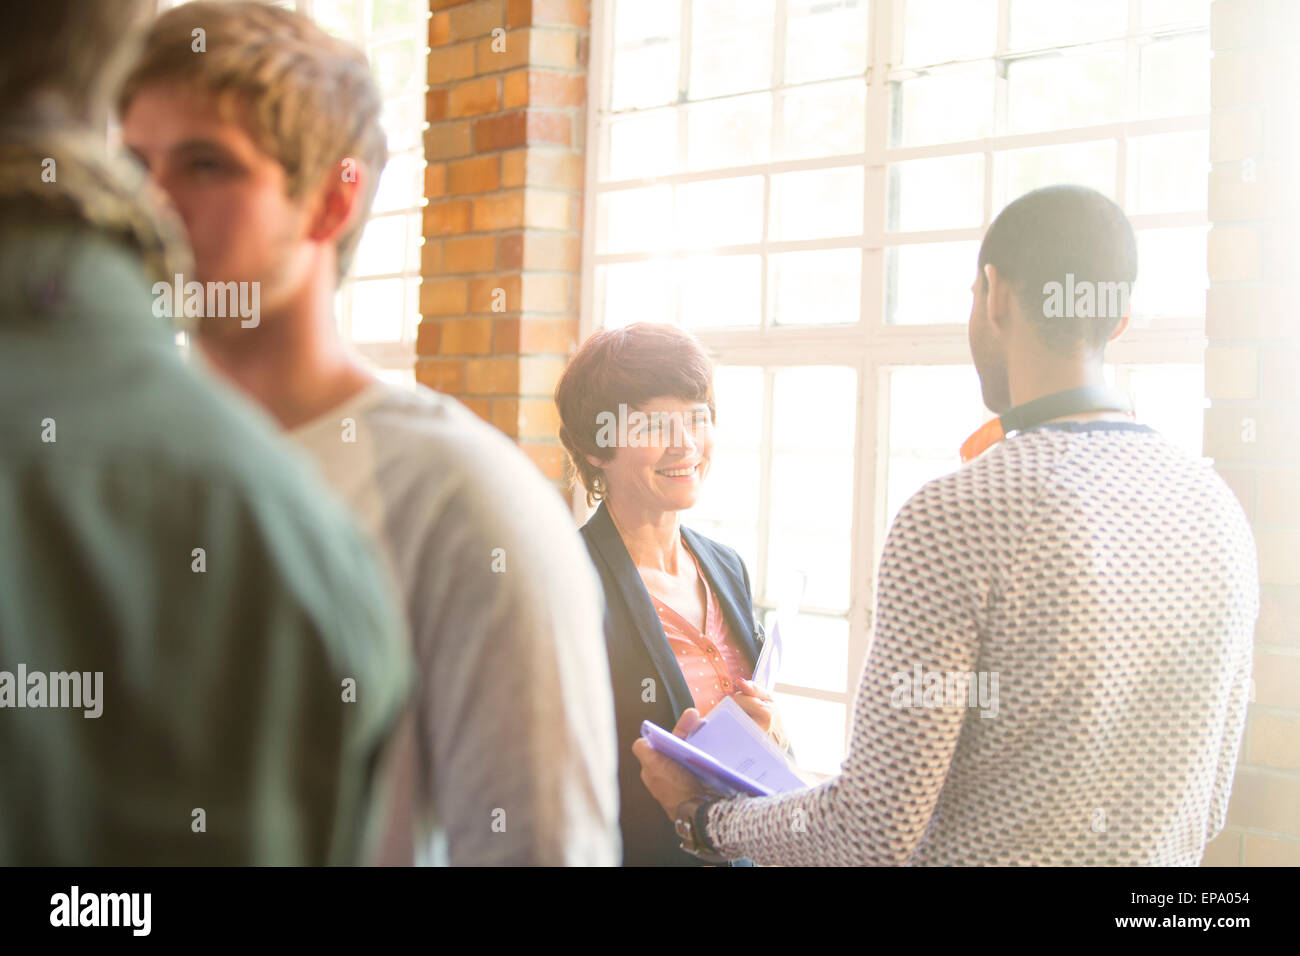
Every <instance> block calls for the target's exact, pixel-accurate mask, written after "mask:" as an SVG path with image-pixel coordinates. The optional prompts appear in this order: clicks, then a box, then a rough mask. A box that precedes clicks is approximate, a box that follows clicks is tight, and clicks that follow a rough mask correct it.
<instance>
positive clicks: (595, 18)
mask: <svg viewBox="0 0 1300 956" xmlns="http://www.w3.org/2000/svg"><path fill="white" fill-rule="evenodd" d="M902 3H903V0H872V2H871V3H870V6H869V8H868V24H869V26H868V29H869V37H870V50H869V53H868V66H867V70H866V77H865V78H866V83H867V99H866V126H867V128H866V137H865V144H866V150H865V151H864V152H862V153H858V154H852V155H839V156H834V157H830V158H825V159H800V160H794V161H778V162H768V163H762V164H756V165H753V166H743V167H728V168H724V169H713V170H709V171H707V172H694V173H677V174H673V175H668V176H657V177H654V178H653V179H641V180H629V181H622V182H601V181H600V178H599V162H600V156H599V152H600V150H601V149H602V148H603V144H604V140H603V131H604V127H605V125H606V123H607V122H608V121H609V120H610V119H611V118H612V117H616V116H620V115H628V114H630V113H633V112H637V110H625V111H620V112H618V113H612V112H610V111H608V109H607V103H608V99H607V97H608V87H609V84H608V82H607V78H608V77H609V76H610V66H611V59H612V55H613V50H614V43H613V19H614V18H613V16H612V5H613V4H612V0H593V9H592V45H591V51H592V56H591V66H590V73H589V77H588V81H589V96H588V103H589V104H590V108H589V109H588V120H587V143H588V144H589V148H588V155H587V164H586V190H585V198H584V202H585V215H584V222H586V223H587V224H588V227H587V229H586V230H585V231H584V236H583V266H582V300H581V313H580V325H579V328H580V333H581V338H584V339H585V338H586V337H587V336H588V335H590V334H591V333H592V332H593V331H594V330H595V327H596V314H595V301H594V299H595V271H596V267H597V266H599V265H606V264H614V263H622V262H641V261H650V260H654V259H656V258H658V256H656V255H655V254H642V253H631V254H598V253H597V251H596V228H597V225H596V224H597V222H598V219H597V215H596V208H597V206H596V203H597V200H598V198H599V197H600V196H602V195H604V194H606V193H610V192H615V191H617V190H620V189H629V188H637V187H642V186H646V185H649V184H651V183H654V184H656V185H658V184H670V185H675V184H679V183H690V182H700V181H706V180H710V179H726V178H731V177H733V176H737V175H742V174H749V175H762V176H763V177H764V205H765V212H764V223H763V226H764V228H763V233H762V239H761V240H760V241H759V242H756V243H752V244H746V245H739V246H729V247H722V248H717V249H712V250H710V253H712V254H726V253H741V252H744V253H760V254H766V253H770V252H784V251H794V250H800V251H802V250H814V249H829V248H845V247H857V248H859V249H860V250H861V252H862V256H863V261H862V273H861V274H862V289H863V298H862V302H861V304H860V314H859V319H858V323H857V324H856V325H847V326H826V327H820V328H818V327H777V326H773V325H772V324H771V322H770V316H769V309H770V304H769V299H768V295H767V288H766V285H767V258H766V255H764V256H763V258H762V276H763V279H762V281H763V288H762V290H761V292H762V294H761V295H760V303H761V309H762V317H761V322H760V325H759V327H757V328H754V329H745V330H737V329H726V330H708V329H699V330H696V331H695V334H696V335H697V337H698V338H699V340H700V341H701V343H702V344H703V345H704V347H705V348H706V349H707V350H708V351H709V352H710V353H711V354H712V355H713V357H714V358H715V360H716V361H717V363H718V364H719V365H748V366H758V367H760V368H762V369H763V370H764V376H765V384H766V387H765V390H764V408H763V412H762V415H763V443H762V445H761V446H760V454H761V460H762V462H763V473H762V474H763V477H762V479H761V484H760V489H759V502H760V504H759V508H760V513H759V516H758V528H759V539H758V562H759V567H757V568H755V569H752V573H751V580H752V581H754V582H755V586H756V592H759V593H761V591H762V589H763V583H762V582H764V581H765V580H766V575H765V570H766V569H765V560H766V555H767V550H768V544H767V540H766V528H767V515H768V514H769V512H770V491H769V488H768V487H767V486H768V484H769V483H770V482H769V478H768V474H767V472H768V470H769V469H768V467H767V466H768V464H769V459H770V455H771V440H770V436H771V418H772V408H771V399H770V396H771V394H772V392H771V380H772V374H773V369H775V368H779V367H786V366H802V365H820V364H826V365H838V366H847V367H852V368H853V369H855V371H856V372H857V376H858V406H857V420H856V428H857V433H856V447H855V453H854V467H855V481H854V500H853V515H852V531H851V535H852V569H851V575H852V577H851V589H850V607H849V611H848V621H849V647H848V658H849V659H848V661H847V675H848V679H847V681H846V686H845V688H844V689H843V691H840V692H834V691H826V690H821V689H818V688H812V687H801V686H795V685H788V684H781V685H778V690H779V691H781V692H785V693H789V694H792V695H796V696H799V697H806V698H811V699H815V700H825V701H830V702H834V703H837V704H843V705H844V708H845V711H844V712H845V726H844V731H845V740H847V738H848V731H849V729H850V726H851V722H852V712H853V707H852V703H853V697H854V694H855V692H856V677H857V674H858V673H860V670H861V667H862V664H863V662H864V660H865V658H866V654H867V650H868V648H869V645H870V635H871V623H872V622H871V614H872V607H873V604H874V598H875V579H876V572H877V563H878V560H879V555H880V553H881V550H882V549H883V546H884V541H885V537H886V534H887V532H888V527H887V520H888V515H887V514H886V508H887V506H886V479H887V469H888V462H889V455H888V451H889V421H890V410H889V370H890V369H892V368H896V367H903V366H917V365H962V366H967V365H969V364H970V362H971V357H970V351H969V345H968V341H967V329H966V325H965V324H951V325H888V324H886V323H885V321H884V316H883V305H882V303H883V301H884V296H883V285H882V283H883V280H884V275H885V263H884V256H885V250H886V249H887V248H889V247H891V246H899V245H905V244H908V243H913V242H925V241H934V240H937V239H945V240H963V239H965V240H979V239H980V238H981V237H982V236H983V233H984V230H985V228H987V224H988V222H990V221H991V219H992V215H993V208H992V205H993V203H994V201H995V200H994V181H993V177H994V162H993V157H994V153H995V152H1000V151H1002V150H1007V149H1014V148H1023V147H1033V146H1053V145H1062V144H1069V143H1077V142H1091V141H1098V140H1105V139H1111V140H1113V141H1115V142H1116V144H1117V151H1118V154H1117V157H1116V165H1115V168H1116V183H1115V196H1116V199H1117V201H1119V202H1120V203H1121V204H1122V205H1123V204H1125V203H1126V197H1127V183H1126V177H1127V174H1128V160H1127V144H1128V141H1129V140H1130V139H1131V138H1133V137H1136V136H1141V135H1148V134H1152V133H1174V132H1186V131H1196V130H1208V129H1209V114H1208V112H1207V113H1205V114H1202V115H1198V116H1192V117H1173V118H1161V119H1149V120H1132V121H1126V122H1119V123H1111V124H1106V125H1101V126H1091V127H1080V128H1073V129H1064V130H1052V131H1047V132H1040V133H1031V134H1016V135H994V136H990V137H986V138H983V139H979V140H970V141H964V142H953V143H942V144H936V145H926V146H914V147H904V148H891V147H889V146H888V135H889V109H890V106H889V104H890V91H889V88H888V84H889V83H890V82H891V81H893V80H896V79H903V78H906V77H907V75H908V73H909V71H904V70H895V69H894V68H893V67H892V64H894V63H899V62H901V61H902V55H901V54H902V34H903V17H902V16H901V15H897V14H900V13H901V11H902ZM690 6H691V0H683V3H682V24H681V46H680V48H679V70H680V74H679V87H678V88H679V90H685V89H686V84H687V70H688V69H689V63H690V28H691V23H690V20H691V16H690ZM785 12H786V2H785V0H776V12H775V29H774V31H773V33H774V36H773V49H772V62H773V72H774V76H773V86H772V88H773V89H779V88H780V87H781V85H782V80H783V77H782V72H783V69H784V55H783V53H784V46H785V37H784V32H785V31H784V23H785ZM1138 15H1139V5H1138V3H1137V2H1136V0H1129V19H1128V29H1127V35H1126V36H1125V37H1124V38H1118V37H1116V38H1114V39H1115V41H1120V40H1121V39H1122V42H1123V43H1124V44H1125V45H1126V53H1127V61H1126V62H1127V63H1128V71H1127V76H1126V80H1125V88H1124V102H1125V104H1126V106H1127V105H1128V104H1131V103H1132V102H1134V98H1135V96H1136V92H1137V84H1138V80H1139V77H1138V75H1137V73H1138V71H1137V64H1138V59H1137V57H1136V56H1135V52H1136V47H1137V45H1138V43H1139V40H1138V39H1137V36H1136V35H1137V34H1138V33H1139V27H1140V24H1139V22H1138ZM1009 22H1010V0H999V2H998V28H997V41H996V49H995V52H994V57H995V58H1003V57H1006V55H1007V53H1008V32H1009ZM1170 32H1181V31H1170ZM1091 42H1096V41H1090V43H1091ZM1019 55H1021V53H1020V52H1019V51H1018V52H1017V56H1019ZM984 61H987V57H982V58H980V59H979V60H978V61H971V62H984ZM995 82H996V84H997V89H996V101H995V110H996V111H997V112H996V113H995V115H994V129H995V130H998V129H1000V128H1001V125H1000V123H1001V118H1002V114H1003V113H1004V111H1005V109H1006V90H1007V85H1006V84H1007V80H1006V78H1005V73H1004V71H999V74H998V75H997V78H996V80H995ZM742 95H743V94H742ZM773 100H774V106H773V108H774V110H778V111H779V109H780V108H781V97H780V96H775V97H774V98H773ZM683 102H684V101H683ZM654 108H656V109H659V108H662V107H654ZM685 115H686V111H685V110H679V113H678V116H679V130H680V129H681V124H682V123H684V117H685ZM774 118H775V119H779V115H777V116H776V117H774ZM779 129H780V125H779V123H777V122H774V123H773V127H772V136H773V137H774V138H775V137H776V136H777V135H779ZM684 142H685V137H684V135H679V137H678V148H679V150H681V149H683V148H684ZM974 152H982V153H983V156H984V177H985V182H984V204H985V205H984V223H985V224H984V225H983V226H980V227H978V228H970V229H952V230H942V231H932V232H911V233H908V232H891V233H887V232H886V230H885V212H886V189H887V181H888V165H889V164H890V163H894V162H898V161H902V160H908V159H921V158H930V157H939V156H952V155H968V154H971V153H974ZM774 155H775V151H774ZM684 165H685V164H684V163H680V164H679V167H678V168H684ZM835 167H861V168H864V170H865V183H864V202H863V229H862V235H861V236H860V237H857V238H853V239H833V240H811V241H792V242H791V241H784V242H773V241H768V240H767V239H766V236H767V225H768V223H767V215H768V213H767V207H768V205H769V201H768V200H769V194H770V189H771V176H772V175H773V174H776V173H782V172H789V171H794V170H808V169H829V168H835ZM1207 177H1208V162H1207ZM1129 218H1130V220H1131V221H1132V223H1133V225H1134V228H1135V229H1137V230H1141V229H1145V228H1157V227H1177V226H1184V227H1186V226H1205V227H1208V225H1209V220H1208V215H1207V212H1206V211H1205V210H1201V211H1198V212H1192V213H1172V214H1155V215H1131V216H1130V217H1129ZM691 254H692V253H691V252H688V251H685V250H683V251H681V252H679V253H676V255H681V256H687V255H691ZM696 254H698V253H697V252H696ZM971 278H972V279H973V278H974V275H973V273H972V276H971ZM674 318H675V317H672V316H668V317H665V321H673V320H674ZM1205 345H1206V339H1205V332H1204V316H1203V315H1201V316H1199V317H1190V318H1184V319H1161V320H1157V321H1151V322H1147V323H1138V324H1137V325H1136V326H1135V327H1133V328H1130V330H1129V331H1128V332H1127V333H1126V334H1125V335H1124V336H1123V337H1122V338H1121V339H1119V340H1118V341H1116V342H1113V343H1111V345H1110V346H1109V348H1108V350H1107V359H1108V363H1111V364H1113V365H1114V366H1115V370H1116V384H1117V385H1118V386H1119V387H1121V388H1123V387H1126V385H1127V381H1128V376H1127V369H1126V367H1127V366H1130V365H1145V364H1167V363H1168V364H1189V365H1203V359H1204V349H1205ZM574 505H575V510H576V511H577V512H578V513H579V514H582V513H585V502H584V501H583V500H582V497H581V493H580V492H579V494H578V495H576V496H575V500H574ZM756 598H757V594H756ZM756 603H757V604H758V606H759V607H762V608H770V607H771V605H770V604H769V603H765V602H756ZM806 610H807V611H813V612H815V611H816V609H813V608H806ZM836 613H837V614H838V613H839V612H836Z"/></svg>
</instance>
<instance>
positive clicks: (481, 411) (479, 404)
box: [460, 398, 492, 425]
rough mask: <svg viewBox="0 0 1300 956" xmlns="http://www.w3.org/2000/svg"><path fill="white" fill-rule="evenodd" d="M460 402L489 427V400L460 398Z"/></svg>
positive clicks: (490, 416)
mask: <svg viewBox="0 0 1300 956" xmlns="http://www.w3.org/2000/svg"><path fill="white" fill-rule="evenodd" d="M460 402H461V404H462V405H464V406H465V407H466V408H468V409H469V410H470V411H471V412H473V413H474V414H475V415H477V416H478V417H479V418H481V419H483V421H485V422H487V423H488V424H489V425H490V424H491V423H492V400H491V399H490V398H462V399H461V400H460Z"/></svg>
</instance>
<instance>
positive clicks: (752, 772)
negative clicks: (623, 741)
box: [641, 697, 808, 797]
mask: <svg viewBox="0 0 1300 956" xmlns="http://www.w3.org/2000/svg"><path fill="white" fill-rule="evenodd" d="M641 736H642V737H645V738H646V740H647V741H649V743H650V746H651V747H653V748H654V749H655V750H656V751H658V752H659V753H662V754H664V755H665V756H667V757H670V758H672V759H673V760H675V761H677V762H678V763H679V764H681V765H682V766H684V767H685V768H686V769H687V770H689V771H691V773H693V774H695V776H697V777H699V778H700V779H701V780H702V781H703V782H704V783H705V785H706V786H708V787H709V788H710V789H713V790H716V791H717V792H718V793H721V794H723V795H724V796H736V795H738V794H741V795H747V796H756V797H767V796H772V795H773V794H777V793H785V792H786V791H788V790H801V789H803V788H804V787H806V786H807V785H808V784H807V783H806V782H805V781H804V780H803V779H802V778H800V777H799V775H798V774H797V773H796V772H795V770H794V768H793V767H792V766H791V765H790V761H789V760H788V759H787V758H786V756H785V754H784V753H782V752H781V750H780V749H779V748H778V747H777V746H776V745H775V744H774V743H772V741H771V739H770V738H769V737H768V736H767V734H766V733H764V732H763V730H762V728H760V727H759V726H758V724H756V723H754V721H753V720H751V719H750V717H749V715H748V714H746V713H745V711H744V710H742V709H741V707H740V705H739V704H737V703H736V702H735V700H734V699H733V698H731V697H727V698H725V699H724V700H723V701H722V703H720V704H718V705H717V706H716V707H714V708H713V710H711V711H709V714H708V716H707V717H704V718H703V719H702V720H701V721H700V723H699V724H698V725H697V726H696V728H695V729H694V730H693V731H692V732H691V734H690V735H689V736H688V737H687V738H686V739H685V740H683V739H682V738H680V737H677V736H675V735H674V734H671V733H669V732H668V731H666V730H664V729H663V728H662V727H660V726H658V725H657V724H654V723H651V722H650V721H648V720H647V721H644V722H643V723H642V724H641Z"/></svg>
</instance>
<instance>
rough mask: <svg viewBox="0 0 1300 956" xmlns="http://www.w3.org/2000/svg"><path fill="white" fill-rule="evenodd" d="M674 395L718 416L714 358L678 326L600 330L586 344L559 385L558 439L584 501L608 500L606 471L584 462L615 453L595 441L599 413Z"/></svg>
mask: <svg viewBox="0 0 1300 956" xmlns="http://www.w3.org/2000/svg"><path fill="white" fill-rule="evenodd" d="M661 396H672V397H673V398H680V399H681V400H682V401H686V402H704V403H705V404H707V405H708V406H709V414H710V415H712V416H714V417H715V418H716V416H717V411H716V409H715V408H714V399H713V362H712V360H711V359H710V358H709V357H708V355H706V354H705V352H704V349H703V348H701V347H700V343H699V342H697V341H696V340H695V337H694V336H693V335H691V334H690V333H689V332H684V331H682V330H681V329H679V328H677V327H676V326H673V325H656V324H652V323H649V322H637V323H635V324H633V325H628V326H625V327H623V328H618V329H601V330H600V331H598V332H596V333H595V334H593V335H592V336H591V337H590V338H588V339H587V341H585V342H583V343H582V346H581V348H579V349H578V351H577V353H576V354H575V355H574V356H573V358H572V359H570V361H569V365H568V367H567V368H565V370H564V374H563V375H561V376H560V382H559V384H558V385H557V386H556V387H555V404H556V406H557V407H558V408H559V411H560V441H561V443H563V445H564V450H565V451H566V452H568V454H569V462H570V464H571V466H572V470H571V472H570V478H569V480H570V483H572V482H573V481H574V479H576V480H578V481H581V482H582V487H583V488H585V489H586V490H587V504H588V505H594V504H595V503H596V502H597V501H599V500H600V499H601V498H603V497H605V492H606V490H607V489H606V488H605V487H604V483H603V482H600V481H598V479H599V478H600V476H601V473H602V472H601V469H599V468H597V467H596V466H595V465H593V464H592V463H591V462H589V461H588V460H587V456H588V455H593V456H595V457H596V458H599V459H600V460H601V461H608V460H609V459H611V458H612V457H614V449H612V448H605V447H602V446H601V445H599V444H598V443H597V442H596V435H597V432H598V431H599V424H598V423H599V421H600V419H599V416H600V415H601V413H602V412H606V413H609V414H613V415H617V414H618V407H619V405H626V406H627V407H628V408H629V409H633V408H636V407H638V406H640V405H642V404H644V403H645V402H648V401H649V400H650V399H652V398H658V397H661Z"/></svg>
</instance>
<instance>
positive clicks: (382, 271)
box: [354, 216, 418, 315]
mask: <svg viewBox="0 0 1300 956" xmlns="http://www.w3.org/2000/svg"><path fill="white" fill-rule="evenodd" d="M407 231H408V227H407V224H406V217H405V216H383V217H381V218H379V219H372V220H370V222H368V223H366V228H365V230H364V231H363V232H362V233H361V244H360V245H359V246H358V247H357V258H356V266H355V269H354V274H355V275H358V276H374V275H389V274H392V273H395V272H402V271H404V270H405V268H406V234H407ZM417 264H418V260H417ZM398 314H399V315H400V314H401V309H398Z"/></svg>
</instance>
